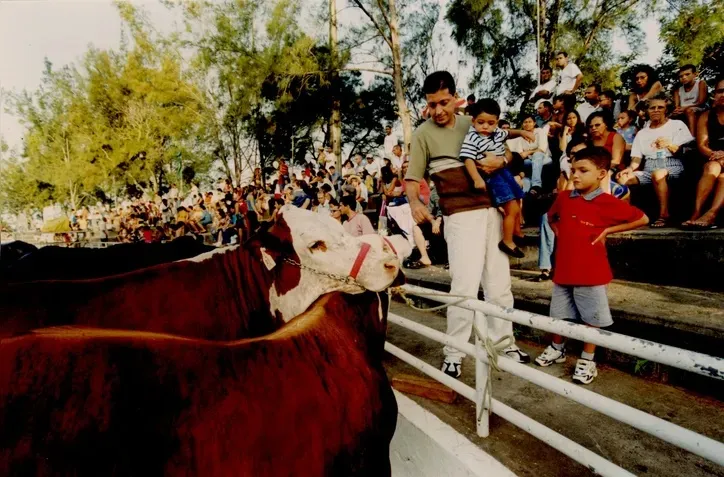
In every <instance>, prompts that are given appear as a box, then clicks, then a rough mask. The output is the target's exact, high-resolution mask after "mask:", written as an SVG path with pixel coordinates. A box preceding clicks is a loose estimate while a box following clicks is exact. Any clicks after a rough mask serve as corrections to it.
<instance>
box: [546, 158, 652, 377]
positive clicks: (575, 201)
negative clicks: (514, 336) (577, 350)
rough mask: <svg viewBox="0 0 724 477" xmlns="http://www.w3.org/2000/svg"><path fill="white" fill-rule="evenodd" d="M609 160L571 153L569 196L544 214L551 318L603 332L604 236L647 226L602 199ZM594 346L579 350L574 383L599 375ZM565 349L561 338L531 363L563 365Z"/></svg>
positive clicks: (606, 320)
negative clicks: (550, 238) (551, 252)
mask: <svg viewBox="0 0 724 477" xmlns="http://www.w3.org/2000/svg"><path fill="white" fill-rule="evenodd" d="M610 167H611V154H610V153H609V152H608V151H606V150H605V149H604V148H602V147H588V148H585V149H582V150H580V151H578V152H576V155H575V156H574V159H573V162H572V164H571V176H572V178H573V187H574V190H572V191H563V192H561V193H559V194H558V198H557V199H556V201H555V202H554V204H553V206H552V207H551V209H550V210H549V211H548V220H549V223H550V225H551V227H552V229H553V231H554V233H555V235H556V241H557V243H556V252H555V267H554V270H553V284H554V285H553V296H552V298H551V308H550V315H551V317H553V318H558V319H563V320H573V321H578V320H580V321H583V322H584V323H585V324H587V325H588V326H593V327H596V328H604V327H607V326H610V325H611V324H613V319H612V318H611V310H610V309H609V307H608V297H607V296H606V291H607V290H606V287H607V285H608V283H610V282H611V280H612V279H613V276H612V273H611V267H610V265H609V263H608V257H607V256H606V245H605V242H606V236H608V235H609V234H612V233H616V232H623V231H626V230H632V229H636V228H639V227H642V226H644V225H646V224H648V222H649V219H648V217H646V215H645V214H644V213H643V212H641V211H640V210H639V209H637V208H635V207H633V206H631V205H629V204H628V203H626V202H624V201H621V200H619V199H616V198H615V197H613V196H611V195H609V194H605V193H604V192H603V190H602V189H601V182H602V181H603V180H604V179H605V178H606V177H607V176H608V170H609V169H610ZM595 350H596V345H595V344H592V343H584V344H583V352H582V353H581V359H579V360H578V362H577V363H576V369H575V372H574V374H573V380H574V381H576V382H578V383H581V384H589V383H590V382H591V381H593V379H594V378H595V377H596V376H597V375H598V371H597V370H596V363H595V361H594V360H593V358H594V352H595ZM565 360H566V351H565V343H564V341H563V337H562V336H560V335H554V336H553V343H552V344H551V345H550V346H548V347H547V348H546V349H545V350H544V351H543V353H541V355H540V356H538V357H537V358H536V359H535V362H536V364H538V365H540V366H550V365H552V364H554V363H563V362H564V361H565Z"/></svg>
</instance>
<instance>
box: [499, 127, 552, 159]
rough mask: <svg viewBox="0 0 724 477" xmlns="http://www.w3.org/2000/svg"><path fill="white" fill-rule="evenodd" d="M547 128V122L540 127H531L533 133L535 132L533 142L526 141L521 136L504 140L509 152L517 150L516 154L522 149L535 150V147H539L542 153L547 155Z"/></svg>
mask: <svg viewBox="0 0 724 477" xmlns="http://www.w3.org/2000/svg"><path fill="white" fill-rule="evenodd" d="M548 129H549V127H548V125H547V124H546V125H545V126H543V127H542V128H535V129H533V134H535V141H533V142H528V141H526V140H525V138H522V137H517V138H515V139H509V140H508V141H506V143H507V144H508V149H510V151H511V152H517V153H518V154H520V153H521V152H523V151H535V150H536V149H540V150H541V151H543V153H545V154H546V155H548V154H549V151H548Z"/></svg>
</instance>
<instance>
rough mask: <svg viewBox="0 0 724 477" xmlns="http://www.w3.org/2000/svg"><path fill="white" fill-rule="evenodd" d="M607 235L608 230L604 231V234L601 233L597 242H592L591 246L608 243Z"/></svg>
mask: <svg viewBox="0 0 724 477" xmlns="http://www.w3.org/2000/svg"><path fill="white" fill-rule="evenodd" d="M606 235H608V229H603V232H601V235H599V236H598V237H596V240H594V241H593V242H591V245H596V244H597V243H599V242H601V243H603V244H605V243H606Z"/></svg>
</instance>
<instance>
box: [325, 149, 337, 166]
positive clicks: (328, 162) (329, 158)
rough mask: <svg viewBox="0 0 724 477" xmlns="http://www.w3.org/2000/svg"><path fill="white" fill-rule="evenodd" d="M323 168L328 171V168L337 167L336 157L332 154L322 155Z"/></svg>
mask: <svg viewBox="0 0 724 477" xmlns="http://www.w3.org/2000/svg"><path fill="white" fill-rule="evenodd" d="M324 155H325V158H324V168H325V169H327V170H329V166H334V167H335V168H336V167H337V155H336V154H335V153H333V152H325V153H324Z"/></svg>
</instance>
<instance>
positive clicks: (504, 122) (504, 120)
mask: <svg viewBox="0 0 724 477" xmlns="http://www.w3.org/2000/svg"><path fill="white" fill-rule="evenodd" d="M506 125H507V126H510V121H508V120H506V119H501V120H500V121H498V127H499V128H502V127H503V126H506Z"/></svg>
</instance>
